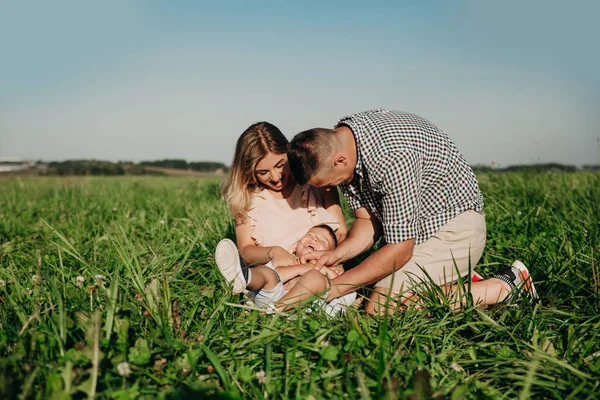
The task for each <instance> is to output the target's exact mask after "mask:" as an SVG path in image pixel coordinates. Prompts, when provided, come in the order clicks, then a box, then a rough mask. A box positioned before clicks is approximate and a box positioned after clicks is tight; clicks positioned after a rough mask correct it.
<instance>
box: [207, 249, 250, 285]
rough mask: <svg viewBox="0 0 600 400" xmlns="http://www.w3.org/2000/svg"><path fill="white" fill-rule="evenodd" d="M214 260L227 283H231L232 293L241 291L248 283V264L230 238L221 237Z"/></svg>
mask: <svg viewBox="0 0 600 400" xmlns="http://www.w3.org/2000/svg"><path fill="white" fill-rule="evenodd" d="M215 261H216V262H217V266H218V267H219V271H220V272H221V275H223V277H224V278H225V280H226V281H227V283H231V284H233V290H232V293H233V294H238V293H242V292H243V291H244V290H245V289H246V286H247V285H248V283H247V281H248V266H247V265H246V263H245V262H244V260H243V259H242V257H241V256H240V252H239V251H238V249H237V246H236V245H235V243H233V241H232V240H229V239H223V240H221V241H220V242H219V244H217V249H216V250H215Z"/></svg>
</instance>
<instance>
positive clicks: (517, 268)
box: [494, 260, 540, 303]
mask: <svg viewBox="0 0 600 400" xmlns="http://www.w3.org/2000/svg"><path fill="white" fill-rule="evenodd" d="M494 278H497V279H500V280H502V281H504V282H506V283H508V286H510V288H511V291H510V293H509V294H508V296H506V298H505V299H504V302H505V303H511V302H513V301H514V300H515V299H517V298H519V297H521V295H522V294H527V295H529V296H530V297H531V298H532V299H533V300H534V301H538V300H539V299H540V298H539V296H538V294H537V291H536V290H535V286H534V285H533V280H532V279H531V275H529V270H528V269H527V267H526V266H525V264H523V263H522V262H521V261H519V260H516V261H515V262H514V263H512V265H511V266H510V267H508V268H505V269H503V270H502V271H500V272H499V273H498V274H496V275H495V276H494Z"/></svg>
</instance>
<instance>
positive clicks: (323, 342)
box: [321, 340, 329, 347]
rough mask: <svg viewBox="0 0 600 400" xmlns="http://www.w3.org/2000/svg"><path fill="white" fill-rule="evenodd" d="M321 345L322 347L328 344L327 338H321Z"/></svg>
mask: <svg viewBox="0 0 600 400" xmlns="http://www.w3.org/2000/svg"><path fill="white" fill-rule="evenodd" d="M321 346H322V347H327V346H329V340H323V341H322V342H321Z"/></svg>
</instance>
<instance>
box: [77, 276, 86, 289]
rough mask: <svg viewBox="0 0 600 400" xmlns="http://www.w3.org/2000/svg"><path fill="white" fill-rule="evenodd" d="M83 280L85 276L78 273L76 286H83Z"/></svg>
mask: <svg viewBox="0 0 600 400" xmlns="http://www.w3.org/2000/svg"><path fill="white" fill-rule="evenodd" d="M83 282H85V278H84V277H83V276H81V275H79V276H78V277H77V286H79V287H81V286H83Z"/></svg>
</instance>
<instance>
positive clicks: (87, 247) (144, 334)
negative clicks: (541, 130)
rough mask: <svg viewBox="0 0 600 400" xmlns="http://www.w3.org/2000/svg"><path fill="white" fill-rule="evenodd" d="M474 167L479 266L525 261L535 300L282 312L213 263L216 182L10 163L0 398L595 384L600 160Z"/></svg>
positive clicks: (489, 269)
mask: <svg viewBox="0 0 600 400" xmlns="http://www.w3.org/2000/svg"><path fill="white" fill-rule="evenodd" d="M479 180H480V184H481V188H482V191H483V193H484V196H485V203H486V205H485V213H486V220H487V224H488V242H487V247H486V251H485V253H484V256H483V258H482V260H481V261H480V263H479V265H478V267H477V269H478V271H479V272H481V273H483V274H484V275H486V276H489V275H491V274H493V273H494V272H495V271H497V270H498V269H500V268H501V266H504V265H506V264H507V263H510V262H512V260H513V259H515V258H519V259H521V260H522V261H523V262H525V264H526V265H528V266H529V267H530V270H531V273H532V275H533V277H534V279H535V281H536V286H537V288H538V291H539V292H540V295H541V304H537V305H532V304H530V303H528V302H526V301H522V302H520V303H518V304H516V305H512V306H506V305H497V306H494V307H488V308H486V309H482V308H479V307H474V306H472V305H470V306H465V307H464V309H463V311H462V312H460V313H454V312H451V311H450V310H449V308H448V307H447V306H446V305H444V304H437V303H436V302H433V301H432V302H429V303H427V305H426V306H425V307H424V308H421V309H415V308H409V309H408V310H407V311H406V312H404V313H402V314H399V315H395V316H393V317H390V318H373V317H370V316H367V315H366V314H364V312H362V311H355V310H350V312H348V313H347V314H346V315H345V316H343V317H340V318H336V319H327V318H326V317H325V316H323V315H321V314H320V313H319V312H315V313H310V314H305V313H301V316H300V317H299V318H296V319H295V320H288V319H286V318H284V317H283V316H272V315H263V314H261V313H260V312H258V311H255V310H251V309H248V308H246V307H245V306H244V303H243V301H242V300H241V299H240V298H238V297H236V296H231V295H230V294H229V291H228V288H227V287H226V285H225V284H224V282H223V281H222V279H220V277H219V275H218V273H217V272H216V270H215V264H214V256H213V251H214V248H215V246H216V244H217V242H218V241H219V240H220V239H221V238H223V237H231V238H232V237H233V223H232V220H231V218H229V216H228V214H227V210H226V209H225V206H224V205H223V204H222V202H221V201H220V199H219V197H218V185H219V181H218V180H215V179H203V180H198V179H191V178H162V177H135V178H132V177H124V178H91V177H81V178H28V179H18V178H14V179H3V180H2V181H0V185H1V186H2V189H1V190H0V279H1V280H2V282H0V285H1V286H0V398H42V399H47V398H56V399H66V398H86V397H92V398H93V397H97V398H115V399H129V398H156V397H162V398H198V397H204V398H230V399H237V398H275V399H276V398H302V399H310V398H314V399H320V398H336V399H337V398H352V399H353V398H361V399H370V398H410V399H419V398H450V399H462V398H482V397H489V398H522V399H525V398H530V397H540V398H577V399H580V398H595V397H596V396H597V393H598V391H599V390H600V388H599V385H600V384H599V383H598V379H597V377H598V376H599V374H600V312H599V311H600V276H599V275H598V254H599V253H600V219H599V218H598V215H600V193H599V189H598V188H600V175H598V174H593V173H583V172H577V173H504V174H482V175H480V176H479ZM79 276H81V277H83V279H84V282H83V284H78V277H79ZM79 279H81V278H79ZM124 362H127V363H128V366H129V369H130V371H127V370H124V369H123V368H125V366H124V364H121V363H124ZM120 364H121V365H120ZM120 370H121V373H122V374H120V373H119V371H120ZM128 372H129V374H128ZM123 375H125V376H123Z"/></svg>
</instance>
